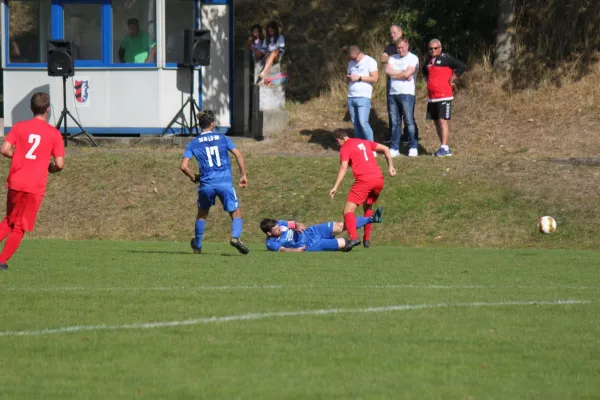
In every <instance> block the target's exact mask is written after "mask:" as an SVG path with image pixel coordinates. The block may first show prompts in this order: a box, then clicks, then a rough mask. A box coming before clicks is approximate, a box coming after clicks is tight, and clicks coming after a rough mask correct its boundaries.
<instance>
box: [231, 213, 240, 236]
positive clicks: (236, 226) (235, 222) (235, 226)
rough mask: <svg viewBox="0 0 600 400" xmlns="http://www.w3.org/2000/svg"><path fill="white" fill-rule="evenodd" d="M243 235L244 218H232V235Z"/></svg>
mask: <svg viewBox="0 0 600 400" xmlns="http://www.w3.org/2000/svg"><path fill="white" fill-rule="evenodd" d="M240 236H242V219H241V218H234V219H232V220H231V237H232V238H238V239H239V237H240Z"/></svg>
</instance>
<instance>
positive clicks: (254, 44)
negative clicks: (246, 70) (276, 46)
mask: <svg viewBox="0 0 600 400" xmlns="http://www.w3.org/2000/svg"><path fill="white" fill-rule="evenodd" d="M264 38H265V37H264V35H263V31H262V28H261V26H260V25H259V24H255V25H252V27H251V28H250V37H249V38H248V43H246V47H247V48H248V49H250V51H252V55H253V56H254V59H255V60H257V61H258V60H260V59H261V58H262V56H263V53H262V48H263V42H264Z"/></svg>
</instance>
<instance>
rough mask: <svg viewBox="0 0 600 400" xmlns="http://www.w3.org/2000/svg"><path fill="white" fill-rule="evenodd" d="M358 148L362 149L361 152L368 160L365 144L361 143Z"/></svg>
mask: <svg viewBox="0 0 600 400" xmlns="http://www.w3.org/2000/svg"><path fill="white" fill-rule="evenodd" d="M358 148H359V149H361V150H362V151H363V154H364V155H365V160H367V161H369V157H368V156H367V148H366V147H365V145H364V144H362V143H361V144H359V145H358Z"/></svg>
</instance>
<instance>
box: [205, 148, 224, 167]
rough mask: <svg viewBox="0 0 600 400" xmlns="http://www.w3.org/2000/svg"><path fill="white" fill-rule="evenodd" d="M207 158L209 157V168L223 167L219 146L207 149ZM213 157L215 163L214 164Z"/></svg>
mask: <svg viewBox="0 0 600 400" xmlns="http://www.w3.org/2000/svg"><path fill="white" fill-rule="evenodd" d="M206 156H207V157H208V166H209V167H211V168H212V167H214V166H215V164H216V165H217V167H220V166H221V155H220V154H219V146H211V147H207V148H206ZM213 156H214V158H215V161H214V162H213Z"/></svg>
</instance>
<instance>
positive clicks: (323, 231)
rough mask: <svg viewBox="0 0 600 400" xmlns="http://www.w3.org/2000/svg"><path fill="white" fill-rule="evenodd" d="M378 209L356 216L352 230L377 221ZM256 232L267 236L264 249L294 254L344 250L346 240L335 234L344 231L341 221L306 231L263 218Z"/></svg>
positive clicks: (379, 219) (344, 227) (314, 226)
mask: <svg viewBox="0 0 600 400" xmlns="http://www.w3.org/2000/svg"><path fill="white" fill-rule="evenodd" d="M381 214H382V210H381V207H379V208H378V209H377V210H376V211H375V213H374V214H373V215H372V216H371V217H358V218H357V219H356V227H357V228H362V227H363V226H369V225H371V224H372V223H379V222H381ZM260 229H261V230H262V231H263V232H264V233H265V234H266V235H267V240H266V241H265V244H266V245H267V250H271V251H281V252H288V253H298V252H302V251H338V250H342V251H345V252H348V251H350V250H352V248H351V247H350V248H349V249H347V250H345V248H346V242H347V240H346V239H344V238H336V237H335V235H336V234H339V233H342V232H344V231H345V230H346V226H345V224H344V223H343V222H325V223H323V224H318V225H312V226H309V227H308V228H307V227H306V226H304V224H301V223H300V222H296V221H285V220H276V219H270V218H267V219H263V220H262V221H261V223H260Z"/></svg>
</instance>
